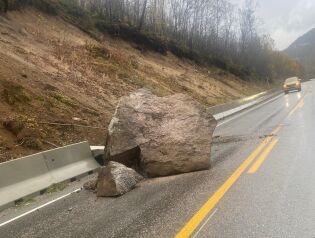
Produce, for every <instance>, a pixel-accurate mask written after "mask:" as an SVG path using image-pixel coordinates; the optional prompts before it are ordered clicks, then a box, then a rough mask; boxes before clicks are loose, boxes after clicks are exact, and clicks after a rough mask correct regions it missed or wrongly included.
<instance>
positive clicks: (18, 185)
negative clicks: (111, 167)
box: [0, 142, 100, 211]
mask: <svg viewBox="0 0 315 238" xmlns="http://www.w3.org/2000/svg"><path fill="white" fill-rule="evenodd" d="M99 166H100V165H99V164H98V163H97V162H96V160H95V159H94V158H93V156H92V152H91V149H90V146H89V144H88V143H87V142H81V143H77V144H73V145H69V146H65V147H62V148H57V149H53V150H49V151H45V152H41V153H38V154H35V155H30V156H26V157H23V158H20V159H17V160H13V161H9V162H5V163H1V164H0V211H1V210H3V209H5V208H7V207H10V206H12V205H14V204H15V203H16V202H17V201H18V200H19V199H21V198H23V197H25V196H29V195H32V194H36V193H41V192H42V191H44V190H45V189H46V188H48V187H50V186H51V185H53V184H57V183H60V182H63V181H67V180H75V179H76V178H77V177H78V176H82V175H85V174H88V173H92V172H93V171H94V170H95V169H97V168H98V167H99Z"/></svg>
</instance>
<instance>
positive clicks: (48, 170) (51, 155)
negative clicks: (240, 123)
mask: <svg viewBox="0 0 315 238" xmlns="http://www.w3.org/2000/svg"><path fill="white" fill-rule="evenodd" d="M281 93H282V91H281V90H270V91H266V92H263V93H259V94H257V95H254V96H251V97H247V98H244V99H240V100H236V101H233V102H230V103H226V104H222V105H218V106H214V107H211V108H209V109H208V110H209V111H210V112H211V113H212V114H213V115H214V117H215V118H216V119H217V120H221V119H224V118H226V117H228V116H231V115H233V114H235V113H238V112H240V111H243V110H245V109H248V108H250V107H253V106H256V105H258V104H261V103H263V102H266V101H268V100H272V99H273V98H277V96H278V95H280V94H281ZM91 149H92V151H93V153H92V152H91ZM103 151H104V147H103V146H102V147H99V146H98V147H91V148H90V146H89V144H88V143H87V142H81V143H77V144H73V145H69V146H65V147H62V148H57V149H53V150H49V151H45V152H41V153H38V154H35V155H31V156H26V157H23V158H20V159H17V160H13V161H9V162H5V163H1V164H0V211H1V210H3V209H5V208H7V207H10V206H14V205H15V203H16V202H17V201H19V200H20V199H22V198H23V197H26V196H29V195H36V194H39V193H41V192H43V191H45V189H47V188H48V187H50V186H51V185H53V184H56V183H60V182H63V181H67V180H75V179H76V178H77V177H79V176H82V175H85V174H88V173H91V172H93V171H94V170H96V169H97V168H99V167H100V164H99V163H97V161H96V160H99V162H101V160H102V156H103V155H102V153H103ZM98 157H99V158H98Z"/></svg>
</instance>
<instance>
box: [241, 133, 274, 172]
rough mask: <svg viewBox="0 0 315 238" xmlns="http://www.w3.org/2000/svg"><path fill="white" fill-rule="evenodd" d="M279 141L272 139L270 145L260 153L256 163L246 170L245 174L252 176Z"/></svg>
mask: <svg viewBox="0 0 315 238" xmlns="http://www.w3.org/2000/svg"><path fill="white" fill-rule="evenodd" d="M278 141H279V139H273V140H272V141H271V143H270V144H269V145H268V146H267V148H266V149H265V150H264V152H262V154H261V155H260V156H259V158H258V159H257V160H256V162H255V163H254V164H253V165H252V167H251V168H250V169H249V170H248V172H247V173H249V174H254V173H256V171H257V170H258V169H259V168H260V166H261V165H262V163H263V162H264V161H265V159H266V157H267V156H268V155H269V153H270V152H271V150H272V149H273V147H274V146H275V145H276V144H277V143H278Z"/></svg>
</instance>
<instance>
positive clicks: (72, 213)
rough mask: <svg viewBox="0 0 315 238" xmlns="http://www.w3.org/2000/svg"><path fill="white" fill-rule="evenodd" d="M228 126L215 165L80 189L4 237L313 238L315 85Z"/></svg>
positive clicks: (1, 230)
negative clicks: (106, 193)
mask: <svg viewBox="0 0 315 238" xmlns="http://www.w3.org/2000/svg"><path fill="white" fill-rule="evenodd" d="M220 124H221V125H220V126H219V127H218V128H217V129H216V132H215V136H216V137H215V141H214V144H213V149H212V160H213V167H212V168H211V169H210V170H208V171H201V172H195V173H188V174H183V175H178V176H172V177H165V178H157V179H151V180H146V181H143V182H141V183H140V184H139V186H138V187H137V188H136V189H135V190H133V191H131V192H130V193H128V194H126V195H124V196H122V197H119V198H101V199H96V197H95V195H94V194H92V193H89V192H86V191H81V192H79V193H75V194H72V195H71V196H68V197H66V198H64V199H62V200H59V201H57V202H55V203H53V204H51V205H49V206H47V207H45V208H43V209H41V210H39V211H36V212H34V213H31V214H29V215H27V216H24V217H22V218H20V219H18V220H16V221H14V222H11V223H9V224H7V225H5V226H2V227H0V237H5V238H10V237H12V238H16V237H163V238H164V237H176V236H177V237H189V236H190V237H207V238H208V237H220V238H222V237H223V238H224V237H233V238H234V237H286V238H290V237H292V238H293V237H294V238H295V237H299V238H304V237H305V238H313V237H315V156H314V154H315V126H314V125H315V82H312V81H311V82H307V83H304V84H303V90H302V92H299V93H291V94H288V95H283V96H281V97H279V98H277V99H276V100H274V101H272V102H270V103H268V104H265V105H263V106H259V107H256V108H254V109H251V110H250V111H248V112H247V113H243V114H241V115H237V116H235V118H233V120H231V118H229V119H228V120H227V121H222V122H220ZM35 204H36V203H35ZM32 206H35V205H34V204H33V205H32ZM23 209H26V210H27V208H23ZM19 213H21V211H19V209H12V210H11V211H9V212H5V213H4V214H5V215H3V214H2V215H1V214H0V224H1V222H4V221H5V220H8V219H9V218H12V217H14V216H16V215H18V214H19Z"/></svg>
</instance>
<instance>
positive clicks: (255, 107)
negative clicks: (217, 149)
mask: <svg viewBox="0 0 315 238" xmlns="http://www.w3.org/2000/svg"><path fill="white" fill-rule="evenodd" d="M282 96H283V95H282V94H280V95H278V96H276V97H274V98H271V99H270V100H268V101H265V102H263V103H260V104H258V105H257V106H254V107H253V108H251V109H249V110H246V109H245V110H246V111H244V112H242V113H239V114H237V115H235V116H232V118H230V119H229V120H225V121H223V122H221V123H219V125H218V127H219V126H222V125H224V124H226V123H228V122H230V121H233V120H235V119H237V118H239V117H240V116H243V115H244V114H246V113H249V112H251V111H253V110H255V109H257V108H259V107H262V106H264V105H266V104H268V103H270V102H272V101H274V100H277V99H278V98H280V97H282Z"/></svg>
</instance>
